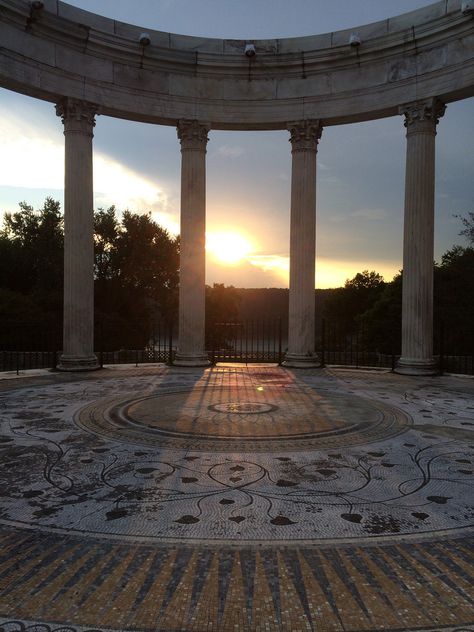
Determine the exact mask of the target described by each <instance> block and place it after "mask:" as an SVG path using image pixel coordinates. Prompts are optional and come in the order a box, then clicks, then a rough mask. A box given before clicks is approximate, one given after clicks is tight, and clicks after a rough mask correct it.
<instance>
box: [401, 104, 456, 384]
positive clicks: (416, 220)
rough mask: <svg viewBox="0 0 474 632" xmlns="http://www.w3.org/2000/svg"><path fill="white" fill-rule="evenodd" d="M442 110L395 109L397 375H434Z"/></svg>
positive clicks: (422, 106) (440, 107) (435, 106)
mask: <svg viewBox="0 0 474 632" xmlns="http://www.w3.org/2000/svg"><path fill="white" fill-rule="evenodd" d="M444 111H445V106H444V105H443V104H441V103H439V102H438V101H436V100H435V99H430V100H429V101H422V102H416V103H412V104H409V105H406V106H403V107H401V108H400V113H401V114H403V115H404V116H405V127H406V130H407V134H406V136H407V155H406V174H405V219H404V236H403V299H402V355H401V358H400V360H399V362H398V365H397V367H396V371H397V373H404V374H406V375H433V374H435V373H436V370H437V368H436V363H435V360H434V358H433V258H434V253H433V251H434V195H435V136H436V125H437V123H438V121H439V118H440V117H441V116H442V115H443V114H444Z"/></svg>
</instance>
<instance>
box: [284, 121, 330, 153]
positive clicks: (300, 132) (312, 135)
mask: <svg viewBox="0 0 474 632" xmlns="http://www.w3.org/2000/svg"><path fill="white" fill-rule="evenodd" d="M288 130H289V132H290V143H291V145H292V151H293V152H294V151H317V150H318V143H319V139H320V138H321V134H322V131H323V126H322V125H321V121H320V120H319V119H313V120H311V119H310V120H305V121H296V122H293V123H289V124H288Z"/></svg>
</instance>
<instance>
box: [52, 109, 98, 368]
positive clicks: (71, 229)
mask: <svg viewBox="0 0 474 632" xmlns="http://www.w3.org/2000/svg"><path fill="white" fill-rule="evenodd" d="M56 112H57V114H58V116H60V117H61V119H62V121H63V124H64V137H65V182H64V320H63V353H62V356H61V358H60V361H59V365H58V368H59V369H61V370H63V371H86V370H92V369H96V368H98V362H97V358H96V356H95V355H94V212H93V208H94V207H93V181H92V138H93V128H94V125H95V114H96V109H95V107H94V106H93V105H91V104H90V103H86V102H83V101H78V100H75V99H65V100H64V101H62V102H61V103H58V105H57V106H56Z"/></svg>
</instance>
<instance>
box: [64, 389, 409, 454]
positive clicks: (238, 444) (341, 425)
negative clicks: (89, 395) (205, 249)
mask: <svg viewBox="0 0 474 632" xmlns="http://www.w3.org/2000/svg"><path fill="white" fill-rule="evenodd" d="M75 419H76V423H78V425H79V426H81V427H82V428H85V429H87V430H89V431H92V432H94V433H96V434H100V435H103V436H106V437H109V438H113V439H116V440H119V441H125V442H128V443H136V444H144V445H154V446H160V447H173V448H176V449H184V450H202V451H208V450H220V451H224V452H228V451H236V450H239V451H247V450H251V451H258V452H265V451H271V450H280V451H281V450H305V449H308V448H327V447H337V446H344V445H356V444H360V443H366V442H368V441H378V440H380V439H383V438H386V437H389V436H393V435H396V434H399V433H400V432H402V431H403V430H404V429H405V428H407V427H408V426H409V425H410V423H411V422H410V419H409V417H408V416H407V415H405V414H404V413H403V412H401V411H400V410H398V409H395V408H393V407H391V406H387V405H386V404H382V403H381V402H377V401H374V400H369V399H365V398H362V397H357V396H354V395H352V394H348V393H340V392H330V391H324V392H318V391H317V390H315V389H312V388H309V387H306V386H295V387H291V388H284V387H278V386H271V385H270V386H266V387H265V388H264V389H262V388H260V389H255V388H252V387H251V386H249V387H248V388H239V389H236V388H231V387H209V386H207V387H205V388H203V387H195V388H193V389H186V390H184V389H180V390H178V389H173V390H164V389H163V390H159V391H157V392H155V393H154V394H151V395H148V396H146V397H137V398H130V397H127V398H124V397H114V398H113V399H106V400H98V401H95V402H94V403H92V404H89V405H88V406H86V407H84V408H83V409H81V410H80V411H79V412H78V413H77V414H76V417H75Z"/></svg>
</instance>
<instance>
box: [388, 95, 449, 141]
mask: <svg viewBox="0 0 474 632" xmlns="http://www.w3.org/2000/svg"><path fill="white" fill-rule="evenodd" d="M445 111H446V106H445V105H444V103H441V101H438V100H437V99H428V100H426V101H415V102H414V103H408V104H406V105H402V106H400V108H399V112H400V114H403V115H404V116H405V127H406V128H407V133H410V132H412V131H413V132H416V131H422V130H431V131H436V126H437V124H438V123H439V119H440V118H441V117H442V116H443V115H444V113H445Z"/></svg>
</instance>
